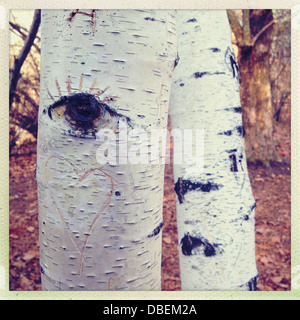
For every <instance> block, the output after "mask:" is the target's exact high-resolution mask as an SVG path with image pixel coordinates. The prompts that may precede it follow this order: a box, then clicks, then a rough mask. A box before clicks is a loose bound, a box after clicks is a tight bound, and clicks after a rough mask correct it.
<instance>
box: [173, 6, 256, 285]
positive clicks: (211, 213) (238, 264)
mask: <svg viewBox="0 0 300 320" xmlns="http://www.w3.org/2000/svg"><path fill="white" fill-rule="evenodd" d="M177 19H178V20H177V33H178V59H179V60H178V65H177V66H176V68H175V71H174V77H173V85H172V95H171V101H170V114H171V123H172V129H175V128H178V129H180V130H184V129H196V128H198V129H204V167H203V168H202V167H201V166H198V167H197V166H195V165H194V164H189V163H184V164H183V165H180V164H175V165H174V179H175V191H176V193H177V223H178V239H179V246H180V248H179V251H180V269H181V281H182V290H254V289H255V286H256V279H257V270H256V265H255V241H254V237H255V234H254V214H255V200H254V198H253V195H252V190H251V186H250V182H249V178H248V172H247V164H246V156H245V152H244V142H243V136H244V128H243V126H242V117H241V104H240V97H239V82H238V71H237V65H236V62H235V60H234V55H233V53H232V48H231V37H230V36H231V35H230V28H229V24H228V20H227V15H226V11H223V10H213V11H210V10H197V11H195V10H180V11H178V12H177ZM198 143H201V141H198ZM193 147H194V148H196V142H195V140H193ZM174 148H176V144H174ZM174 157H176V155H175V154H174ZM174 161H176V159H175V158H174Z"/></svg>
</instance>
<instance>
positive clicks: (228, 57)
mask: <svg viewBox="0 0 300 320" xmlns="http://www.w3.org/2000/svg"><path fill="white" fill-rule="evenodd" d="M225 62H226V65H227V67H228V68H229V70H231V71H232V76H233V78H236V79H238V80H239V67H238V64H237V63H236V61H235V56H234V53H233V52H232V51H231V49H230V48H229V47H228V48H227V50H226V52H225Z"/></svg>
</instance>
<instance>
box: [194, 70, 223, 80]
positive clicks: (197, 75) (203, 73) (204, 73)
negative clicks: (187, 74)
mask: <svg viewBox="0 0 300 320" xmlns="http://www.w3.org/2000/svg"><path fill="white" fill-rule="evenodd" d="M215 74H225V72H219V71H217V72H207V71H204V72H195V73H194V74H193V76H194V77H195V78H196V79H198V78H202V77H203V76H206V75H209V76H213V75H215Z"/></svg>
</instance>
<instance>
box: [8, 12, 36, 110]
mask: <svg viewBox="0 0 300 320" xmlns="http://www.w3.org/2000/svg"><path fill="white" fill-rule="evenodd" d="M40 22H41V10H39V9H37V10H35V12H34V16H33V21H32V24H31V27H30V30H29V33H28V35H27V37H26V39H25V42H24V46H23V48H22V50H21V52H20V53H19V55H18V57H17V58H16V59H15V64H14V66H13V69H12V71H11V76H10V79H9V109H11V106H12V101H13V97H14V94H15V91H16V88H17V83H18V80H19V75H20V70H21V68H22V65H23V63H24V61H25V59H26V57H27V55H28V53H29V51H30V49H31V46H32V44H33V41H34V39H35V37H36V34H37V31H38V29H39V26H40Z"/></svg>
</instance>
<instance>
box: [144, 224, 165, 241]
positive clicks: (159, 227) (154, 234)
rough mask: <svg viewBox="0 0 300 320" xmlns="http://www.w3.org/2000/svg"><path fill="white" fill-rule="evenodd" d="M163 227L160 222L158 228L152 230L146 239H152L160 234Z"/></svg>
mask: <svg viewBox="0 0 300 320" xmlns="http://www.w3.org/2000/svg"><path fill="white" fill-rule="evenodd" d="M163 225H164V222H163V221H162V222H161V223H160V224H159V226H158V227H156V228H155V229H154V230H153V232H152V233H150V234H149V235H148V238H151V237H154V236H156V235H158V234H159V233H160V231H161V229H162V227H163Z"/></svg>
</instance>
